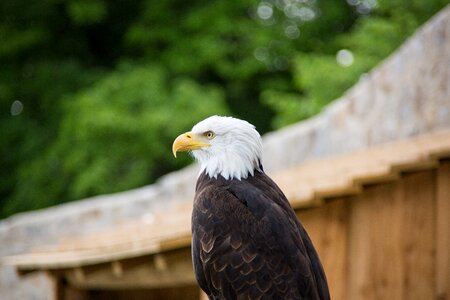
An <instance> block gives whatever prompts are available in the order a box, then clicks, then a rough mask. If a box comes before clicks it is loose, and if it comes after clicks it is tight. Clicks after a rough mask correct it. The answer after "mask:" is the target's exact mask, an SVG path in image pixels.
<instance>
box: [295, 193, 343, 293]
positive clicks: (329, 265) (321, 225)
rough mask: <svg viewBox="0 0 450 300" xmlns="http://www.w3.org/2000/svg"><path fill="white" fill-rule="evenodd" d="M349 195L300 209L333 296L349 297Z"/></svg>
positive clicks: (300, 214) (302, 219) (299, 214)
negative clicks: (313, 206) (311, 207)
mask: <svg viewBox="0 0 450 300" xmlns="http://www.w3.org/2000/svg"><path fill="white" fill-rule="evenodd" d="M346 200H347V199H345V198H340V199H336V200H333V201H329V202H327V203H326V204H324V205H322V206H321V207H317V208H314V209H309V210H302V211H300V212H297V214H298V216H299V218H300V220H301V222H302V224H303V226H304V227H305V229H306V230H307V231H308V234H309V236H310V237H311V240H312V241H313V243H314V246H315V248H316V250H317V252H318V253H319V257H320V259H321V261H322V264H323V267H324V269H325V273H326V276H327V279H328V284H329V287H330V293H331V298H332V299H334V300H344V299H347V298H346V293H345V289H346V286H345V282H346V276H345V275H346V265H347V262H346V252H347V201H346Z"/></svg>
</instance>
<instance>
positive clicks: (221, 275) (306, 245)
mask: <svg viewBox="0 0 450 300" xmlns="http://www.w3.org/2000/svg"><path fill="white" fill-rule="evenodd" d="M257 175H258V176H260V177H261V178H256V176H254V177H252V178H249V179H248V180H242V181H238V180H225V179H223V178H219V179H209V178H208V177H206V176H201V177H200V178H199V183H198V186H197V194H196V199H195V202H194V210H193V215H192V231H193V241H192V250H193V251H192V252H193V262H194V269H195V273H196V276H197V280H198V282H199V285H200V287H201V288H202V289H203V290H204V291H205V292H206V293H207V294H208V295H209V296H210V298H212V299H216V298H217V299H223V298H225V299H328V298H329V296H328V288H327V287H326V281H324V283H318V277H320V278H319V281H320V280H322V279H323V280H324V278H325V277H324V275H323V270H322V268H321V265H320V261H319V260H318V257H317V254H315V251H314V248H313V247H312V244H311V242H310V240H309V238H308V237H307V235H306V239H305V238H304V237H303V235H305V234H306V232H305V231H304V230H303V228H302V227H301V225H300V224H299V223H298V221H296V218H295V214H293V211H292V208H290V206H289V204H288V203H287V200H285V198H284V199H273V198H274V197H280V195H279V193H281V191H279V189H278V187H276V185H275V186H274V187H273V186H271V185H270V184H271V181H270V179H268V180H269V181H267V182H264V181H265V180H266V177H267V176H265V174H263V173H261V174H257ZM267 178H268V177H267ZM255 180H256V182H253V181H255ZM267 184H269V185H270V186H267ZM259 185H261V186H259ZM262 187H264V189H262ZM281 195H282V193H281ZM282 197H284V195H282ZM278 202H280V203H281V205H280V204H279V203H278ZM285 202H286V203H285ZM286 204H287V206H286ZM286 209H288V211H286ZM289 210H290V211H292V213H291V212H290V211H289ZM293 216H294V217H293ZM299 226H300V227H299ZM311 249H312V251H313V255H312V256H313V257H310V256H311V254H310V251H311ZM316 260H317V261H316ZM317 266H319V268H320V271H321V272H322V274H320V276H317V275H316V274H315V272H316V270H315V268H317ZM324 288H325V289H326V291H325V290H324ZM323 295H325V296H323ZM327 297H328V298H327Z"/></svg>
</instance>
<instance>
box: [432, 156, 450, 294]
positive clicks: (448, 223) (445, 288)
mask: <svg viewBox="0 0 450 300" xmlns="http://www.w3.org/2000/svg"><path fill="white" fill-rule="evenodd" d="M436 189H437V193H436V295H435V299H450V160H445V161H442V163H441V166H440V167H439V169H438V171H437V184H436Z"/></svg>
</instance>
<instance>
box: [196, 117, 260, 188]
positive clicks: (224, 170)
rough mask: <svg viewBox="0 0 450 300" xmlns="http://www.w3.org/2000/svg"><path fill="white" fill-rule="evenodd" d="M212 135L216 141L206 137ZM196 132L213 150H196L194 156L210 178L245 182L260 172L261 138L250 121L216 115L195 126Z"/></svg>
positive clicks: (204, 148) (207, 148) (206, 148)
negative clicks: (255, 172)
mask: <svg viewBox="0 0 450 300" xmlns="http://www.w3.org/2000/svg"><path fill="white" fill-rule="evenodd" d="M208 132H212V138H211V137H210V138H209V139H208V138H207V137H206V135H205V133H208ZM192 133H193V134H194V135H196V136H198V137H202V138H204V139H208V141H207V142H208V144H210V146H209V147H202V148H201V149H198V150H193V151H192V154H193V156H194V157H195V159H196V160H197V161H198V162H199V163H200V167H201V172H203V171H205V172H206V173H207V174H208V175H209V176H210V177H214V178H217V176H218V175H222V176H223V177H224V178H225V179H233V178H235V179H238V180H241V179H245V178H247V177H248V176H249V175H252V176H253V174H254V171H255V170H260V164H261V156H262V142H261V136H260V135H259V133H258V131H256V129H255V126H253V125H252V124H250V123H248V122H247V121H243V120H240V119H236V118H232V117H220V116H212V117H209V118H207V119H205V120H203V121H201V122H199V123H198V124H197V125H195V126H194V127H193V128H192ZM210 135H211V134H210Z"/></svg>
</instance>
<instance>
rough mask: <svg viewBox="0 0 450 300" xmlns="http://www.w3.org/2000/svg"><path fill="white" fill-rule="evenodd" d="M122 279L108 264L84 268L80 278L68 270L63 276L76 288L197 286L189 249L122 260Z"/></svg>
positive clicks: (72, 270) (74, 272)
mask: <svg viewBox="0 0 450 300" xmlns="http://www.w3.org/2000/svg"><path fill="white" fill-rule="evenodd" d="M120 264H121V268H122V270H121V276H117V274H116V273H114V270H113V269H112V268H111V264H110V263H103V264H98V265H93V266H85V267H83V276H82V277H80V276H77V275H76V271H74V269H67V270H66V271H65V272H64V276H65V277H66V278H67V280H68V282H69V283H70V285H72V286H74V287H76V288H79V289H90V288H92V289H137V288H147V289H148V288H160V287H169V286H172V287H173V286H182V285H191V284H196V281H195V278H194V271H193V269H192V261H191V253H190V248H184V249H177V250H172V251H170V252H166V253H164V254H157V255H156V256H155V255H150V256H143V257H137V258H134V259H128V260H122V261H120ZM75 270H77V269H75Z"/></svg>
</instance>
